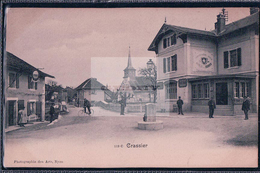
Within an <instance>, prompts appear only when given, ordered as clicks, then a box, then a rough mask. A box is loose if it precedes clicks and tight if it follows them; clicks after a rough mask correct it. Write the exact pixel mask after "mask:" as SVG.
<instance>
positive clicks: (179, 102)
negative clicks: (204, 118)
mask: <svg viewBox="0 0 260 173" xmlns="http://www.w3.org/2000/svg"><path fill="white" fill-rule="evenodd" d="M182 105H183V100H182V99H181V96H179V100H178V101H177V106H178V115H180V114H182V115H183V112H182Z"/></svg>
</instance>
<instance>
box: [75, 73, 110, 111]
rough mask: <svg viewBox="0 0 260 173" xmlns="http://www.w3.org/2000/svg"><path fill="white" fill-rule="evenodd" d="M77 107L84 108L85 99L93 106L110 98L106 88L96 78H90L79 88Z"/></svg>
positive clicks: (77, 89)
mask: <svg viewBox="0 0 260 173" xmlns="http://www.w3.org/2000/svg"><path fill="white" fill-rule="evenodd" d="M75 90H76V91H77V105H78V106H80V107H83V105H84V99H87V100H89V101H90V102H91V103H92V105H94V104H95V103H97V102H99V101H104V100H105V99H107V97H109V96H108V95H107V93H108V92H106V90H107V89H106V87H105V86H104V85H103V84H102V83H100V82H99V81H97V79H96V78H89V79H87V80H85V81H84V82H83V83H82V84H80V85H79V86H78V87H77V88H75Z"/></svg>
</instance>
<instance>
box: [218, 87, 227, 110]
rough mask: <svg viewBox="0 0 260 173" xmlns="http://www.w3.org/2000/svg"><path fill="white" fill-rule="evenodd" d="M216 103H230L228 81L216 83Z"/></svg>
mask: <svg viewBox="0 0 260 173" xmlns="http://www.w3.org/2000/svg"><path fill="white" fill-rule="evenodd" d="M216 104H217V105H227V104H228V85H227V83H226V82H222V83H216Z"/></svg>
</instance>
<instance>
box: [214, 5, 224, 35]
mask: <svg viewBox="0 0 260 173" xmlns="http://www.w3.org/2000/svg"><path fill="white" fill-rule="evenodd" d="M222 11H223V13H219V14H218V15H217V22H216V23H215V30H216V31H217V34H219V33H220V32H221V31H223V30H224V28H225V24H226V13H225V9H223V10H222Z"/></svg>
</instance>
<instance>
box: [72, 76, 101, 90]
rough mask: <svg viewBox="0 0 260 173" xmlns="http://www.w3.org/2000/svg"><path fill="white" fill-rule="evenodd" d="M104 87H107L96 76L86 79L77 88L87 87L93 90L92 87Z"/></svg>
mask: <svg viewBox="0 0 260 173" xmlns="http://www.w3.org/2000/svg"><path fill="white" fill-rule="evenodd" d="M102 87H105V86H104V85H103V84H101V83H100V82H98V81H97V79H96V78H89V79H87V80H85V81H84V82H83V83H82V84H80V85H79V86H78V87H77V88H75V89H76V90H81V89H86V90H91V89H100V90H101V89H102Z"/></svg>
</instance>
